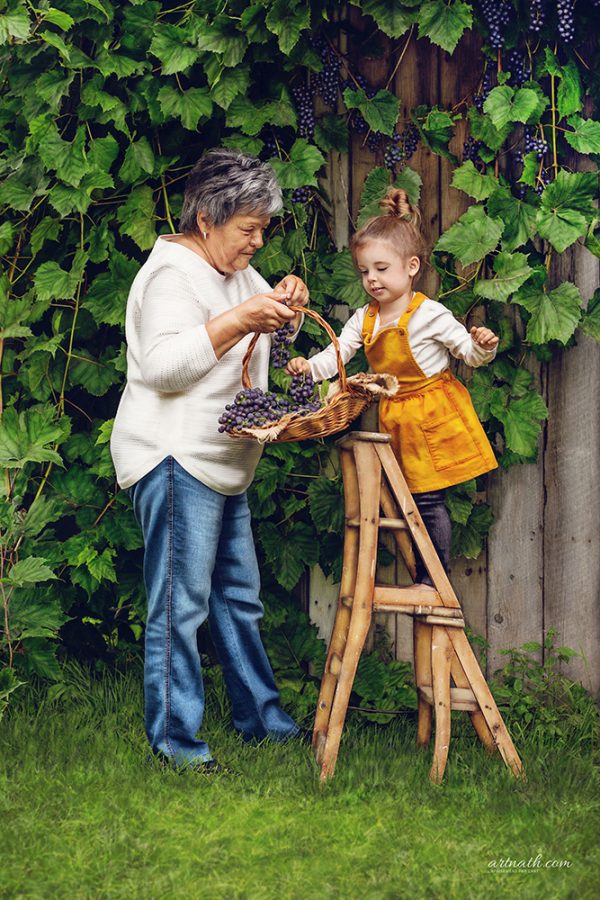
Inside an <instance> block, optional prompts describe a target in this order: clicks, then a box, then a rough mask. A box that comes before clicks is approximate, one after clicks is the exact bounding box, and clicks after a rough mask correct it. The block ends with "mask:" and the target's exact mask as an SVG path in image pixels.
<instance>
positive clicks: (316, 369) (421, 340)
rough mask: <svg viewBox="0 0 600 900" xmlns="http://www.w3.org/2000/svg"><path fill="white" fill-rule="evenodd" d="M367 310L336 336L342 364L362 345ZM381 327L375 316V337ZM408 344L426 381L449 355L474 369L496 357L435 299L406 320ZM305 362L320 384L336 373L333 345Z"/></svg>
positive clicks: (423, 304)
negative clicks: (476, 341) (481, 345)
mask: <svg viewBox="0 0 600 900" xmlns="http://www.w3.org/2000/svg"><path fill="white" fill-rule="evenodd" d="M368 309H369V304H367V305H366V306H363V307H361V309H358V310H357V311H356V312H355V313H354V315H352V316H351V317H350V319H348V321H347V322H346V324H345V325H344V327H343V329H342V332H341V334H340V336H339V337H338V341H339V344H340V353H341V356H342V360H343V361H344V364H346V363H347V362H348V361H349V360H351V359H352V357H353V356H354V354H355V353H356V351H357V350H358V349H359V348H360V347H362V346H363V337H362V331H363V322H364V318H365V315H366V312H367V310H368ZM395 324H397V323H395ZM384 327H386V328H387V327H389V326H387V325H386V326H384ZM380 328H381V324H380V318H379V314H377V317H376V319H375V327H374V329H373V335H375V334H377V332H378V331H379V330H380ZM408 342H409V344H410V349H411V353H412V354H413V356H414V358H415V361H416V363H417V365H418V366H419V367H420V368H421V369H422V370H423V372H424V373H425V375H426V376H427V378H430V377H431V376H432V375H437V374H438V373H439V372H443V371H444V369H447V368H448V364H449V362H450V356H449V353H451V354H452V356H455V357H456V358H457V359H462V360H464V362H466V363H467V365H469V366H473V367H477V366H481V365H484V364H485V363H488V362H491V360H492V359H493V358H494V357H495V355H496V348H494V349H493V350H484V349H483V347H480V346H479V345H478V344H476V343H475V341H474V340H473V338H472V337H471V335H470V334H469V332H468V331H467V329H466V328H465V327H464V325H461V323H460V322H459V321H458V320H457V319H455V318H454V316H453V315H452V313H451V312H450V310H449V309H447V308H446V307H445V306H443V305H442V304H441V303H438V302H437V300H430V299H429V298H427V299H426V300H424V301H423V302H422V303H421V305H420V306H419V307H417V309H416V310H415V311H414V313H413V314H412V315H411V317H410V318H409V320H408ZM308 362H309V364H310V368H311V372H312V376H313V378H314V379H315V381H323V380H324V379H325V378H332V377H333V376H334V375H336V374H337V363H336V356H335V350H334V348H333V344H330V345H329V347H326V348H325V350H322V351H321V352H320V353H317V354H316V355H315V356H311V357H310V359H309V360H308Z"/></svg>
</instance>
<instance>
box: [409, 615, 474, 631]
mask: <svg viewBox="0 0 600 900" xmlns="http://www.w3.org/2000/svg"><path fill="white" fill-rule="evenodd" d="M419 620H420V621H423V622H426V623H427V625H444V626H446V627H448V626H449V625H451V626H452V627H453V628H464V627H465V620H464V619H447V618H446V617H445V616H419Z"/></svg>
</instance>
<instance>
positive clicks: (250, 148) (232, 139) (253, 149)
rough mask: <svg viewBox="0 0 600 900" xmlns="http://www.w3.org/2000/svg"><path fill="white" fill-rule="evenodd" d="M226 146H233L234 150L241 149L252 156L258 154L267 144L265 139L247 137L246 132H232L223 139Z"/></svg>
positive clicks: (222, 141)
mask: <svg viewBox="0 0 600 900" xmlns="http://www.w3.org/2000/svg"><path fill="white" fill-rule="evenodd" d="M221 143H222V144H223V146H224V147H233V149H234V150H241V151H242V153H249V154H250V155H251V156H258V154H259V153H261V152H262V150H263V147H264V146H265V144H264V141H261V139H260V138H253V137H246V135H245V134H239V133H238V134H230V135H228V136H227V137H224V138H222V139H221Z"/></svg>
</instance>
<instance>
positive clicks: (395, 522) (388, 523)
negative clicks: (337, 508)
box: [346, 516, 409, 531]
mask: <svg viewBox="0 0 600 900" xmlns="http://www.w3.org/2000/svg"><path fill="white" fill-rule="evenodd" d="M346 525H348V527H349V528H360V519H356V518H354V519H346ZM379 527H380V528H387V529H388V530H390V531H408V530H409V528H408V525H407V524H406V522H405V521H404V519H390V518H386V517H385V516H382V517H381V518H380V519H379Z"/></svg>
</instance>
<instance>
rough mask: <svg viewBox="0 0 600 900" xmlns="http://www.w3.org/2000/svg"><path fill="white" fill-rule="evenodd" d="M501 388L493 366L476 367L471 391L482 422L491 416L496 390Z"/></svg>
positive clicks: (470, 387) (471, 381)
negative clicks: (491, 406) (498, 386)
mask: <svg viewBox="0 0 600 900" xmlns="http://www.w3.org/2000/svg"><path fill="white" fill-rule="evenodd" d="M498 390H501V389H499V388H497V387H496V385H495V383H494V371H493V369H492V367H491V366H485V367H484V366H482V367H481V368H479V369H475V370H474V372H473V374H472V376H471V380H470V382H469V393H470V395H471V399H472V401H473V406H474V407H475V412H476V413H477V415H478V417H479V418H480V419H481V421H482V422H487V420H488V419H489V417H490V404H491V402H492V399H493V398H494V396H495V394H496V392H497V391H498Z"/></svg>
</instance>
